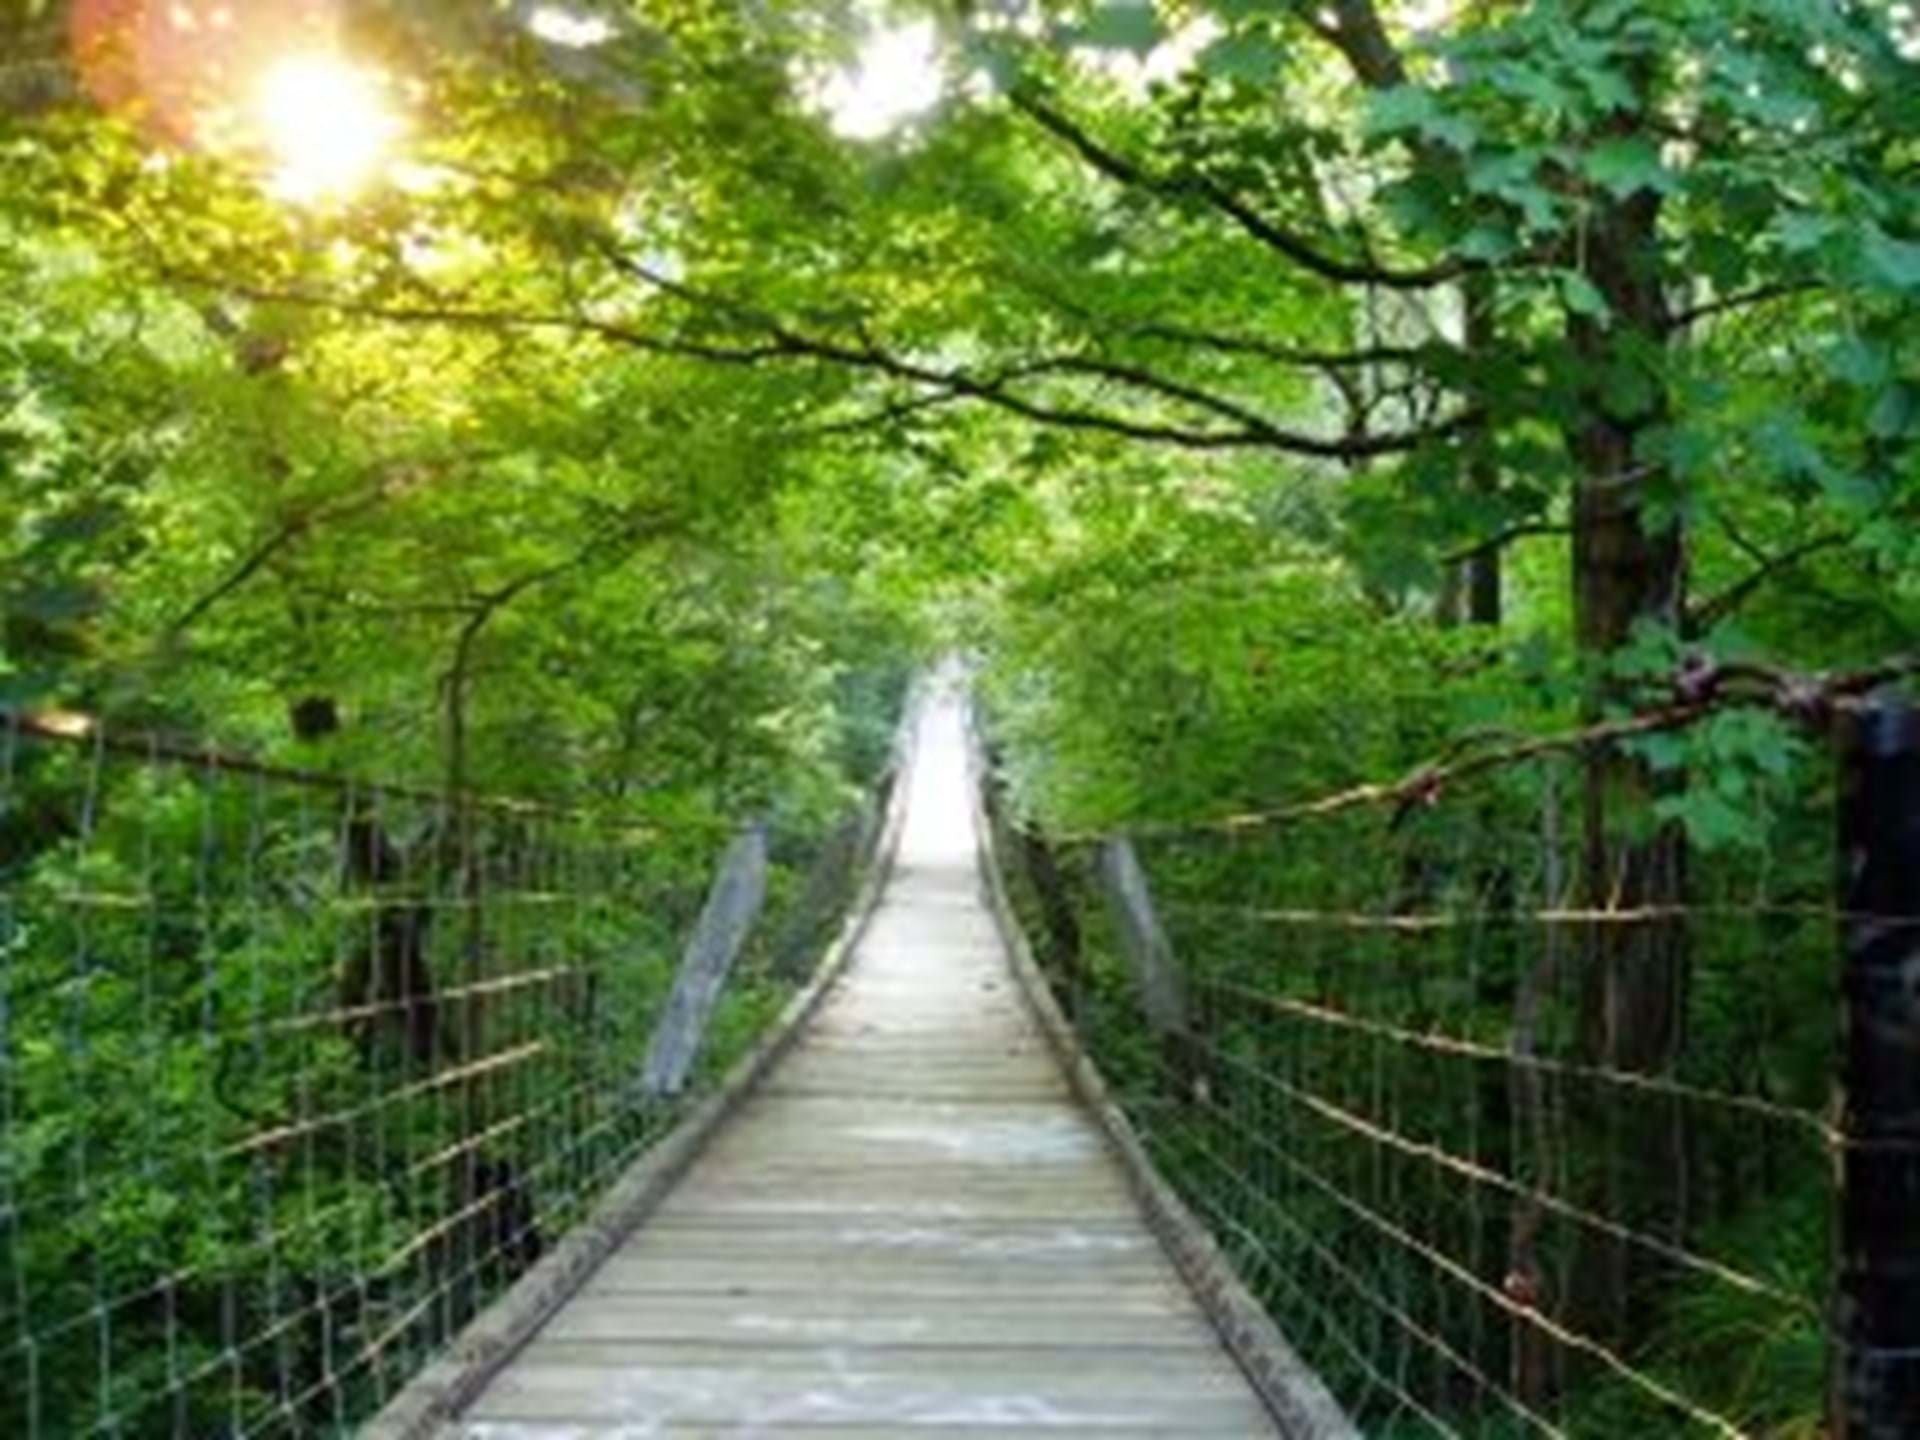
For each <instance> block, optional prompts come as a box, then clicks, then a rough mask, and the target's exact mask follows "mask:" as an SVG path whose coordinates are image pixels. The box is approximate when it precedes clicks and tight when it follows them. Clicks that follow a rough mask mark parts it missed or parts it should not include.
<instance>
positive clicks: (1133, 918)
mask: <svg viewBox="0 0 1920 1440" xmlns="http://www.w3.org/2000/svg"><path fill="white" fill-rule="evenodd" d="M1100 884H1101V888H1102V889H1103V890H1104V891H1105V892H1106V897H1107V904H1108V906H1109V907H1110V908H1111V910H1112V913H1113V918H1114V924H1115V926H1116V927H1117V928H1118V929H1119V931H1120V945H1121V948H1122V949H1123V950H1125V951H1126V955H1127V961H1128V963H1129V964H1130V965H1131V966H1132V967H1133V980H1134V986H1135V988H1136V989H1137V990H1138V992H1139V995H1140V1009H1141V1011H1142V1013H1144V1014H1145V1016H1146V1019H1147V1028H1148V1029H1149V1030H1151V1031H1152V1032H1153V1034H1154V1036H1155V1038H1157V1039H1158V1040H1159V1041H1160V1046H1161V1050H1162V1052H1163V1053H1164V1054H1165V1055H1166V1057H1167V1063H1168V1065H1169V1066H1170V1067H1171V1069H1172V1071H1173V1073H1174V1075H1175V1077H1176V1078H1177V1079H1178V1081H1179V1083H1180V1086H1181V1088H1182V1089H1183V1090H1191V1089H1192V1088H1194V1087H1195V1086H1196V1085H1198V1084H1199V1083H1200V1070H1199V1067H1198V1066H1197V1065H1196V1063H1195V1061H1196V1059H1197V1057H1196V1055H1195V1053H1194V1046H1193V1044H1192V1034H1191V1032H1190V1031H1189V1029H1188V1026H1187V987H1186V982H1185V980H1184V979H1183V977H1182V976H1181V974H1180V962H1179V960H1178V959H1177V958H1176V957H1175V955H1174V953H1173V946H1172V945H1171V944H1170V943H1169V942H1168V940H1167V934H1166V931H1164V930H1162V929H1161V928H1160V917H1159V916H1157V915H1156V914H1154V910H1153V894H1152V891H1150V890H1149V889H1148V888H1147V876H1146V872H1145V871H1143V870H1142V869H1141V868H1140V857H1139V856H1138V855H1137V854H1135V853H1134V849H1133V842H1132V841H1131V840H1129V839H1127V838H1126V836H1124V835H1121V836H1116V837H1115V838H1113V839H1111V840H1109V841H1107V842H1106V844H1105V845H1103V846H1102V847H1101V850H1100Z"/></svg>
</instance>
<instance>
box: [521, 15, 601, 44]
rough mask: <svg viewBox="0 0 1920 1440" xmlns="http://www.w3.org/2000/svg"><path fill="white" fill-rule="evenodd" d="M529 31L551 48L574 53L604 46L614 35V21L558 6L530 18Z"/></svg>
mask: <svg viewBox="0 0 1920 1440" xmlns="http://www.w3.org/2000/svg"><path fill="white" fill-rule="evenodd" d="M527 29H529V30H531V31H532V32H533V33H534V34H535V35H536V36H538V37H539V38H540V39H542V40H545V41H546V42H547V43H548V44H550V45H564V46H566V47H567V48H568V49H570V50H586V49H589V48H591V47H592V46H595V45H604V44H606V43H607V41H609V40H611V39H612V38H613V35H614V30H613V24H612V22H611V21H608V20H606V19H603V18H602V17H601V16H598V15H582V14H580V13H579V12H578V11H574V10H566V9H563V8H561V7H560V6H558V5H541V6H539V7H537V8H536V9H535V10H534V12H533V13H532V14H531V15H529V16H527Z"/></svg>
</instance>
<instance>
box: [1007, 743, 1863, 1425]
mask: <svg viewBox="0 0 1920 1440" xmlns="http://www.w3.org/2000/svg"><path fill="white" fill-rule="evenodd" d="M1579 785H1580V778H1579V773H1578V765H1577V762H1574V761H1571V760H1566V759H1556V758H1548V759H1544V760H1538V761H1534V762H1532V763H1529V764H1528V765H1526V766H1524V767H1516V768H1514V769H1512V770H1509V771H1506V772H1503V773H1500V774H1495V775H1489V776H1486V777H1483V778H1482V779H1480V780H1478V781H1477V782H1476V783H1474V784H1472V785H1468V786H1463V787H1460V788H1459V789H1458V790H1455V791H1450V792H1449V793H1447V794H1445V795H1444V796H1439V797H1436V798H1435V799H1434V800H1433V802H1432V803H1419V804H1412V805H1407V804H1401V805H1398V806H1395V807H1388V806H1384V805H1356V806H1353V807H1349V808H1342V809H1339V810H1337V811H1336V812H1334V813H1329V814H1326V815H1324V816H1311V817H1305V818H1302V819H1300V820H1298V821H1290V822H1289V823H1286V824H1282V825H1275V826H1254V827H1248V828H1246V829H1244V830H1234V831H1229V832H1226V833H1219V832H1211V831H1194V832H1186V833H1167V834H1162V835H1159V836H1157V837H1152V838H1142V839H1140V840H1138V841H1137V842H1136V843H1135V844H1134V845H1132V846H1130V847H1129V848H1131V849H1134V850H1136V851H1137V855H1138V864H1139V867H1140V870H1141V872H1142V873H1143V874H1144V877H1145V883H1146V885H1147V886H1148V887H1149V888H1150V890H1151V897H1152V902H1153V904H1154V907H1155V909H1156V910H1157V919H1158V924H1159V926H1160V928H1161V929H1162V930H1163V931H1164V933H1165V937H1166V941H1167V948H1168V949H1169V950H1170V952H1171V955H1172V957H1173V959H1174V962H1175V965H1174V969H1175V979H1176V981H1177V985H1176V987H1175V989H1174V992H1173V993H1174V1000H1173V1002H1172V1003H1174V1004H1176V1005H1177V1007H1178V1013H1177V1014H1176V1015H1175V1016H1174V1018H1173V1019H1172V1021H1171V1022H1170V1023H1159V1022H1157V1021H1155V1019H1154V1015H1155V1013H1156V1012H1161V1013H1164V1012H1165V1010H1166V1007H1167V1005H1168V1004H1169V1001H1168V999H1167V994H1166V986H1165V985H1164V984H1162V985H1161V987H1160V993H1158V994H1155V993H1152V992H1151V991H1150V992H1149V993H1147V994H1145V995H1143V994H1142V984H1141V977H1140V976H1139V974H1138V973H1137V972H1138V970H1139V965H1140V955H1139V953H1138V952H1139V948H1140V945H1141V941H1140V938H1139V937H1138V936H1137V935H1130V934H1129V933H1128V932H1129V930H1130V929H1136V928H1137V919H1136V918H1135V916H1134V915H1133V913H1132V911H1133V907H1132V905H1131V904H1129V903H1128V900H1129V898H1130V897H1129V896H1128V895H1127V894H1126V893H1125V892H1124V891H1121V892H1116V891H1115V887H1114V885H1113V883H1112V877H1113V876H1114V875H1115V874H1124V873H1125V872H1126V865H1125V864H1124V863H1122V864H1116V863H1115V861H1114V858H1113V853H1112V852H1113V850H1114V848H1115V846H1116V845H1117V844H1119V843H1121V842H1108V843H1107V844H1106V846H1105V847H1104V851H1103V849H1102V848H1097V847H1095V846H1094V845H1091V844H1087V843H1081V842H1075V843H1069V844H1060V845H1053V844H1050V843H1049V842H1048V841H1047V839H1046V837H1044V836H1041V835H1038V834H1037V833H1035V832H1033V831H1032V830H1030V829H1024V828H1022V827H1020V826H1018V825H1017V824H1016V823H1015V822H1014V821H1013V820H1012V819H1011V818H1010V817H1009V815H1008V814H1007V812H1006V809H1005V807H1004V805H1003V804H996V806H995V807H994V808H995V811H996V817H995V824H996V829H997V832H998V835H999V842H1000V843H999V845H998V851H999V853H1000V854H1001V855H1002V856H1003V857H1008V858H1009V860H1010V861H1011V862H1014V863H1012V869H1013V871H1014V874H1013V875H1012V877H1011V879H1012V882H1013V892H1014V895H1015V899H1016V903H1017V904H1019V905H1020V907H1021V908H1022V909H1023V911H1024V912H1025V914H1026V916H1027V922H1028V925H1029V928H1030V930H1031V933H1033V935H1034V936H1035V939H1036V948H1037V951H1038V953H1039V955H1040V958H1041V960H1042V963H1043V968H1045V970H1046V971H1047V973H1048V976H1049V980H1050V982H1051V983H1052V984H1053V985H1054V987H1055V988H1056V990H1057V992H1058V994H1059V996H1060V998H1061V1001H1062V1005H1063V1008H1064V1009H1065V1010H1066V1011H1067V1013H1068V1014H1069V1016H1070V1017H1071V1019H1072V1021H1073V1023H1074V1025H1075V1028H1076V1029H1077V1030H1078V1032H1079V1033H1080V1035H1081V1038H1082V1041H1083V1043H1085V1044H1086V1046H1087V1047H1088V1049H1089V1051H1090V1053H1091V1054H1092V1056H1093V1058H1094V1059H1095V1061H1096V1063H1097V1064H1099V1065H1100V1067H1101V1068H1102V1069H1103V1071H1104V1072H1105V1073H1106V1074H1107V1076H1108V1077H1109V1079H1110V1081H1111V1082H1113V1084H1114V1087H1115V1090H1116V1093H1117V1094H1118V1096H1119V1097H1120V1098H1121V1100H1122V1103H1123V1106H1124V1108H1125V1110H1126V1112H1127V1114H1128V1115H1129V1117H1130V1119H1131V1120H1132V1122H1133V1123H1134V1124H1135V1125H1136V1127H1137V1128H1138V1129H1139V1130H1140V1132H1141V1134H1142V1136H1143V1138H1144V1139H1145V1141H1146V1142H1147V1144H1148V1146H1149V1148H1150V1151H1151V1153H1152V1154H1153V1156H1154V1158H1155V1161H1156V1163H1157V1164H1158V1165H1159V1166H1160V1167H1161V1168H1162V1170H1163V1171H1164V1173H1165V1174H1166V1175H1167V1176H1168V1178H1169V1179H1170V1180H1172V1181H1173V1182H1174V1184H1175V1185H1176V1187H1177V1188H1178V1189H1179V1190H1180V1191H1181V1192H1182V1193H1183V1195H1184V1196H1185V1197H1186V1199H1187V1200H1188V1202H1189V1204H1191V1205H1192V1206H1193V1208H1194V1209H1195V1210H1196V1212H1197V1213H1198V1214H1199V1215H1200V1216H1201V1217H1202V1218H1203V1219H1204V1220H1205V1221H1206V1222H1207V1224H1208V1225H1209V1227H1210V1228H1211V1229H1212V1230H1213V1232H1214V1233H1215V1235H1216V1237H1217V1238H1218V1239H1219V1240H1220V1241H1221V1243H1222V1244H1223V1245H1224V1246H1225V1247H1226V1248H1227V1250H1228V1251H1229V1253H1230V1254H1231V1256H1232V1257H1233V1258H1234V1260H1235V1261H1236V1263H1237V1265H1238V1267H1239V1269H1240V1271H1241V1273H1242V1274H1243V1276H1244V1277H1246V1279H1247V1280H1248V1282H1249V1284H1250V1285H1251V1286H1252V1287H1253V1288H1254V1289H1255V1290H1256V1292H1257V1293H1258V1294H1259V1296H1260V1298H1261V1299H1262V1300H1263V1301H1264V1302H1265V1303H1266V1304H1267V1305H1268V1307H1269V1308H1270V1310H1271V1312H1272V1313H1273V1315H1274V1316H1275V1318H1276V1320H1277V1321H1278V1322H1279V1323H1280V1325H1281V1327H1282V1329H1283V1331H1284V1332H1285V1334H1286V1335H1287V1337H1288V1338H1289V1340H1290V1341H1292V1343H1293V1344H1294V1345H1295V1346H1296V1347H1297V1348H1299V1349H1300V1351H1301V1352H1302V1354H1303V1356H1304V1358H1305V1359H1306V1360H1307V1361H1308V1363H1310V1364H1311V1365H1312V1366H1313V1367H1314V1368H1315V1369H1317V1370H1318V1371H1319V1372H1320V1374H1321V1375H1322V1377H1323V1378H1324V1379H1325V1380H1326V1382H1327V1383H1328V1385H1329V1387H1330V1388H1331V1389H1332V1391H1333V1392H1334V1394H1335V1395H1336V1396H1337V1397H1338V1398H1339V1400H1340V1402H1341V1403H1342V1405H1343V1406H1344V1407H1345V1408H1346V1410H1347V1412H1348V1413H1349V1415H1350V1416H1351V1417H1352V1418H1353V1419H1354V1421H1355V1423H1356V1424H1358V1425H1359V1426H1360V1428H1361V1429H1362V1430H1363V1431H1364V1432H1365V1433H1367V1434H1368V1435H1372V1436H1403V1435H1404V1436H1414V1435H1448V1436H1472V1437H1496V1436H1516V1437H1517V1436H1567V1437H1593V1440H1601V1437H1606V1440H1618V1437H1620V1436H1626V1435H1663V1436H1664V1435H1673V1436H1683V1435H1719V1436H1756V1437H1757V1436H1762V1435H1765V1436H1787V1435H1809V1436H1811V1435H1813V1434H1816V1433H1819V1427H1820V1424H1821V1417H1822V1414H1823V1410H1824V1404H1825V1399H1826V1388H1827V1374H1826V1367H1827V1364H1828V1356H1829V1347H1830V1344H1831V1342H1832V1339H1833V1337H1832V1336H1831V1335H1830V1334H1829V1333H1828V1331H1829V1327H1828V1323H1827V1316H1828V1313H1829V1308H1830V1301H1829V1296H1830V1291H1831V1287H1832V1279H1833V1277H1832V1274H1831V1268H1832V1267H1831V1263H1830V1256H1831V1240H1830V1238H1829V1229H1830V1222H1831V1219H1832V1216H1833V1213H1834V1203H1835V1187H1834V1176H1835V1169H1836V1167H1835V1157H1836V1148H1837V1147H1838V1146H1839V1144H1840V1143H1841V1141H1840V1136H1839V1134H1838V1133H1837V1131H1836V1129H1835V1123H1834V1117H1833V1114H1832V1112H1831V1109H1830V1104H1829V1100H1830V1092H1831V1087H1832V1082H1833V1077H1834V1074H1835V1069H1836V1047H1835V1042H1836V1026H1835V1023H1834V1017H1835V1015H1836V1006H1837V999H1838V994H1837V990H1838V987H1837V978H1838V973H1839V972H1838V966H1837V962H1836V943H1835V937H1836V934H1837V933H1838V929H1839V919H1840V917H1839V915H1838V913H1837V910H1836V907H1835V903H1834V899H1833V894H1832V876H1833V858H1832V834H1833V827H1832V820H1831V812H1830V807H1829V804H1828V802H1827V800H1826V799H1825V798H1823V797H1821V796H1820V795H1818V794H1812V793H1810V794H1809V795H1807V796H1806V797H1804V798H1803V800H1802V801H1800V802H1797V803H1798V804H1799V805H1800V808H1799V809H1798V810H1795V811H1793V812H1791V813H1781V814H1778V815H1776V816H1775V817H1774V819H1775V823H1774V824H1773V826H1772V829H1771V832H1770V834H1769V837H1768V840H1767V844H1766V846H1765V847H1764V848H1763V849H1761V850H1758V851H1756V850H1742V851H1739V852H1734V853H1729V854H1716V855H1695V856H1693V857H1691V858H1690V859H1689V860H1688V861H1687V864H1686V868H1685V872H1684V874H1679V875H1676V876H1675V877H1673V878H1674V880H1675V882H1676V883H1675V884H1674V885H1673V886H1672V887H1671V893H1672V896H1673V903H1663V904H1657V905H1650V904H1643V903H1637V902H1636V903H1628V902H1625V901H1621V902H1619V903H1612V902H1610V901H1609V898H1608V895H1607V890H1608V887H1607V886H1604V885H1602V886H1599V887H1596V886H1595V885H1594V883H1593V882H1594V876H1593V873H1592V870H1591V868H1588V869H1587V870H1585V871H1584V872H1583V866H1589V867H1590V864H1591V857H1590V856H1587V855H1585V854H1583V851H1582V841H1581V836H1580V834H1579V826H1578V824H1577V816H1578V797H1579V794H1580V791H1579ZM1569 816H1573V817H1574V818H1573V819H1569V818H1568V817H1569ZM1646 853H1647V847H1642V849H1641V850H1640V851H1638V852H1636V855H1635V858H1633V859H1631V860H1628V859H1624V858H1623V859H1622V860H1621V861H1620V862H1619V863H1620V865H1621V867H1622V871H1621V873H1620V874H1619V875H1618V876H1617V877H1616V878H1617V880H1618V882H1619V883H1618V884H1617V885H1616V886H1614V887H1613V893H1614V894H1615V895H1631V894H1632V893H1634V891H1635V889H1636V884H1637V882H1636V880H1635V878H1634V877H1632V876H1630V875H1628V874H1626V873H1625V869H1624V867H1625V866H1626V865H1628V864H1629V863H1632V864H1643V863H1645V855H1646ZM1596 888H1597V889H1598V890H1599V896H1598V898H1596V897H1595V890H1596ZM1637 888H1638V889H1639V890H1640V891H1641V892H1642V893H1644V891H1645V889H1646V888H1647V887H1646V886H1645V885H1644V884H1638V887H1637Z"/></svg>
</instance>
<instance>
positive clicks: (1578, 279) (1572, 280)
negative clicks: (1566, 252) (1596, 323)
mask: <svg viewBox="0 0 1920 1440" xmlns="http://www.w3.org/2000/svg"><path fill="white" fill-rule="evenodd" d="M1560 299H1561V300H1562V302H1564V303H1565V305H1566V307H1567V309H1569V310H1571V311H1573V313H1574V314H1576V315H1590V316H1592V317H1593V318H1594V319H1596V320H1607V319H1611V318H1612V316H1613V310H1612V308H1611V307H1610V306H1609V305H1608V304H1607V297H1606V296H1604V295H1602V294H1601V293H1600V291H1599V289H1598V287H1596V286H1595V285H1594V283H1593V282H1592V281H1591V280H1589V279H1587V277H1586V276H1584V275H1582V274H1581V273H1580V272H1579V271H1578V270H1562V271H1561V272H1560Z"/></svg>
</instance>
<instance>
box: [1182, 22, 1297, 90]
mask: <svg viewBox="0 0 1920 1440" xmlns="http://www.w3.org/2000/svg"><path fill="white" fill-rule="evenodd" d="M1286 63H1287V51H1286V49H1285V47H1284V46H1282V45H1280V44H1279V43H1278V42H1277V41H1275V40H1274V38H1273V37H1272V36H1271V35H1268V34H1266V33H1265V32H1264V31H1259V30H1245V31H1241V32H1239V33H1237V34H1233V35H1227V36H1224V37H1223V38H1221V39H1219V40H1216V41H1214V42H1213V44H1211V45H1209V46H1208V47H1207V48H1206V49H1205V50H1203V51H1201V52H1200V68H1201V69H1202V70H1204V71H1206V72H1207V74H1209V75H1214V76H1217V77H1219V78H1220V79H1222V80H1239V81H1241V82H1243V83H1245V84H1248V85H1265V84H1267V83H1269V82H1270V81H1271V80H1272V79H1273V77H1274V76H1275V75H1276V74H1278V73H1279V71H1280V69H1281V67H1282V66H1284V65H1285V64H1286Z"/></svg>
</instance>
